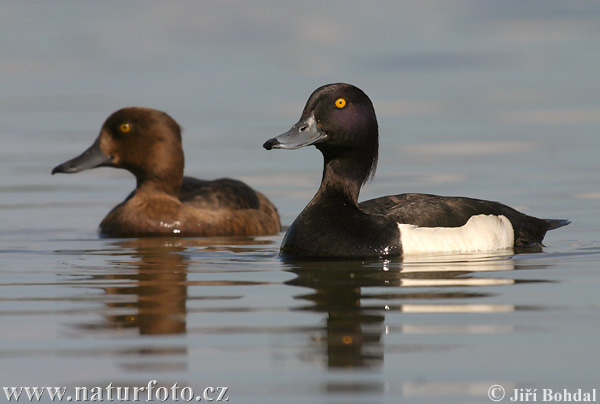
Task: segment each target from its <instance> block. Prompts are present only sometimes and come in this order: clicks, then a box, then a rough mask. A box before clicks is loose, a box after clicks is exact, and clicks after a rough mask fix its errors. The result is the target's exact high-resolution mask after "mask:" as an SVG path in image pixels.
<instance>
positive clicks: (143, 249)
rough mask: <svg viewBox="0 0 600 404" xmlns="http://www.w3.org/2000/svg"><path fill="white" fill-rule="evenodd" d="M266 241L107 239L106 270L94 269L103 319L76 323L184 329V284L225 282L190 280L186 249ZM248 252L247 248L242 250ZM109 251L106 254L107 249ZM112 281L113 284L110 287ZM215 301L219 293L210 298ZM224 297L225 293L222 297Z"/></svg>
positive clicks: (232, 248)
mask: <svg viewBox="0 0 600 404" xmlns="http://www.w3.org/2000/svg"><path fill="white" fill-rule="evenodd" d="M263 243H269V242H268V241H261V240H257V239H255V238H252V237H236V238H231V237H222V238H198V239H191V238H173V237H166V238H155V237H153V238H139V239H136V238H134V239H126V240H125V239H124V240H119V241H116V242H113V243H111V244H112V245H114V246H115V248H114V259H112V260H111V261H112V265H111V267H110V270H109V271H106V272H103V273H98V272H96V273H94V275H92V276H91V278H92V281H93V282H94V283H99V284H101V285H102V286H101V287H102V289H103V290H104V292H105V293H106V295H108V296H111V297H112V298H110V299H109V298H107V299H106V301H107V303H105V304H106V306H107V308H108V309H109V310H108V312H109V313H110V312H124V313H123V314H106V315H104V317H103V318H104V321H103V322H100V323H92V324H89V323H88V324H85V325H81V326H80V328H83V329H88V330H122V329H134V330H137V331H138V333H139V334H140V335H168V334H185V333H187V325H186V319H187V308H186V304H187V301H188V299H189V296H188V286H190V285H194V286H205V285H208V286H211V285H223V284H226V282H224V281H197V280H195V281H190V280H189V279H188V267H189V265H190V259H191V257H190V254H189V251H190V249H197V248H202V250H203V251H212V250H226V251H229V252H236V251H237V250H239V248H238V247H237V246H247V245H257V244H263ZM241 251H247V249H243V248H242V249H241ZM106 253H107V254H108V252H106ZM111 284H112V285H114V286H111ZM212 298H214V299H219V298H220V297H218V296H215V297H212ZM223 298H227V297H223Z"/></svg>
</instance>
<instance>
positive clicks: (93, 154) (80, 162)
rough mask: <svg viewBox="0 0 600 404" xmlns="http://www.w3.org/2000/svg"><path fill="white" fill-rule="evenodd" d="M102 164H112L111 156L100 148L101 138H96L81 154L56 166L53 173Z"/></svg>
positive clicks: (78, 170) (71, 171)
mask: <svg viewBox="0 0 600 404" xmlns="http://www.w3.org/2000/svg"><path fill="white" fill-rule="evenodd" d="M101 166H112V162H111V157H110V156H108V155H106V154H104V152H103V151H102V149H100V139H99V138H98V139H96V141H95V142H94V144H93V145H91V146H90V147H89V148H88V149H87V150H86V151H84V152H83V153H81V155H80V156H78V157H75V158H74V159H71V160H69V161H66V162H64V163H62V164H61V165H58V166H56V167H54V169H53V170H52V174H55V173H68V174H72V173H78V172H80V171H83V170H87V169H88V168H96V167H101Z"/></svg>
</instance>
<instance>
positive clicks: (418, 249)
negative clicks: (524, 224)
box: [398, 215, 515, 254]
mask: <svg viewBox="0 0 600 404" xmlns="http://www.w3.org/2000/svg"><path fill="white" fill-rule="evenodd" d="M398 229H400V242H401V244H402V253H403V254H427V253H439V252H481V251H494V250H502V249H507V248H513V246H514V240H515V235H514V231H513V227H512V224H511V223H510V221H509V220H508V219H507V218H506V217H505V216H495V215H477V216H473V217H471V218H470V219H469V220H468V221H467V223H465V225H464V226H461V227H419V226H415V225H412V224H400V223H398Z"/></svg>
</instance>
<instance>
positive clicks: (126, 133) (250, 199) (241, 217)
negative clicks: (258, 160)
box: [52, 107, 281, 237]
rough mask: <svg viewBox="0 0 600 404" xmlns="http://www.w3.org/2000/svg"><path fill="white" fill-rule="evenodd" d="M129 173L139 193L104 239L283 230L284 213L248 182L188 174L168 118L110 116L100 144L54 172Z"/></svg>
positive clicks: (103, 229) (111, 219)
mask: <svg viewBox="0 0 600 404" xmlns="http://www.w3.org/2000/svg"><path fill="white" fill-rule="evenodd" d="M106 166H108V167H117V168H124V169H126V170H127V171H129V172H131V173H132V174H133V175H135V178H136V180H137V185H136V188H135V190H134V191H133V192H132V193H131V194H129V196H128V197H127V198H126V199H125V200H124V201H123V202H122V203H120V204H119V205H117V206H115V207H114V208H113V209H112V210H111V211H110V212H109V213H108V215H107V216H106V217H105V218H104V220H103V221H102V223H100V227H99V230H98V231H99V233H100V235H101V236H104V237H145V236H173V235H175V236H183V237H185V236H205V237H215V236H257V235H266V234H274V233H277V232H279V231H280V230H281V223H280V219H279V214H278V213H277V209H276V208H275V206H273V204H272V203H271V202H270V201H269V200H268V199H267V198H266V197H265V196H264V195H263V194H261V193H260V192H257V191H255V190H253V189H252V188H250V187H249V186H248V185H246V184H244V183H243V182H241V181H238V180H233V179H229V178H222V179H217V180H213V181H204V180H199V179H196V178H192V177H184V176H183V167H184V156H183V149H182V147H181V128H180V127H179V125H178V124H177V122H175V120H174V119H173V118H171V117H170V116H169V115H167V114H166V113H164V112H161V111H157V110H154V109H149V108H139V107H135V108H124V109H121V110H119V111H117V112H115V113H113V114H112V115H111V116H109V117H108V119H107V120H106V122H104V125H103V126H102V129H101V130H100V135H99V136H98V138H97V139H96V141H95V142H94V144H93V145H92V146H91V147H90V148H88V149H87V150H86V151H84V152H83V153H82V154H81V155H80V156H78V157H75V158H74V159H72V160H69V161H67V162H65V163H63V164H61V165H59V166H57V167H55V168H54V169H53V170H52V174H54V173H77V172H80V171H83V170H86V169H89V168H95V167H106Z"/></svg>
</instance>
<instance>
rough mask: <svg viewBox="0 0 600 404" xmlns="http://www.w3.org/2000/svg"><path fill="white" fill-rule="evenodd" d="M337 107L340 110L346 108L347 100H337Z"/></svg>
mask: <svg viewBox="0 0 600 404" xmlns="http://www.w3.org/2000/svg"><path fill="white" fill-rule="evenodd" d="M335 106H336V107H338V108H344V107H345V106H346V100H345V99H343V98H338V99H337V100H335Z"/></svg>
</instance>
